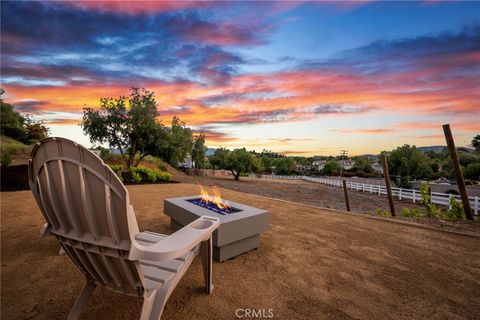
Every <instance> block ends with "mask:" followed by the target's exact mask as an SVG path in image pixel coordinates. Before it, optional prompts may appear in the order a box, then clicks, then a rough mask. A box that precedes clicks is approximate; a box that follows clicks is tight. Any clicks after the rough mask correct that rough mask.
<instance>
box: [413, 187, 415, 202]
mask: <svg viewBox="0 0 480 320" xmlns="http://www.w3.org/2000/svg"><path fill="white" fill-rule="evenodd" d="M412 198H413V203H415V189H413V196H412Z"/></svg>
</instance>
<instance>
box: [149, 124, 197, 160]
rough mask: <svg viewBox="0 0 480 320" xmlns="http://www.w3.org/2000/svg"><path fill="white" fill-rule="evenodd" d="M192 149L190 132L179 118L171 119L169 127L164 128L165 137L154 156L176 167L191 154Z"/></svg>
mask: <svg viewBox="0 0 480 320" xmlns="http://www.w3.org/2000/svg"><path fill="white" fill-rule="evenodd" d="M192 148H193V135H192V130H191V129H190V128H188V127H187V126H186V125H185V122H183V121H181V120H180V118H178V117H173V119H172V123H171V126H170V128H166V135H164V139H163V141H162V142H161V144H160V147H159V148H157V153H156V154H155V155H157V156H159V157H161V158H163V159H164V160H165V161H167V162H168V163H170V164H171V165H172V166H175V167H176V166H178V164H179V163H180V162H182V161H184V160H185V158H186V157H187V155H189V154H190V153H191V152H192Z"/></svg>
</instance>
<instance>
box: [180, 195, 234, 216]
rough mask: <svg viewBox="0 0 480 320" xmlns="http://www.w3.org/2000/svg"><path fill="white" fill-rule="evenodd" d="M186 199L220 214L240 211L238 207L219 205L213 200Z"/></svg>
mask: <svg viewBox="0 0 480 320" xmlns="http://www.w3.org/2000/svg"><path fill="white" fill-rule="evenodd" d="M187 201H188V202H191V203H193V204H196V205H197V206H200V207H202V208H205V209H208V210H211V211H213V212H216V213H218V214H221V215H226V214H232V213H235V212H239V211H242V210H240V209H237V208H233V207H230V206H228V207H226V206H219V205H218V204H217V203H214V202H211V201H205V200H204V199H202V198H197V199H191V200H187Z"/></svg>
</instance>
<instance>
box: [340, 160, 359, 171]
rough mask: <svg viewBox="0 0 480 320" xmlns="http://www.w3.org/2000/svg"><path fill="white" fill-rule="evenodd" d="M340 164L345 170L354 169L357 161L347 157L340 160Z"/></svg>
mask: <svg viewBox="0 0 480 320" xmlns="http://www.w3.org/2000/svg"><path fill="white" fill-rule="evenodd" d="M337 162H338V165H339V166H340V167H343V170H349V169H352V168H353V166H354V165H355V161H353V160H350V159H346V160H338V161H337Z"/></svg>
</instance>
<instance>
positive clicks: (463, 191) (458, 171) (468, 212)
mask: <svg viewBox="0 0 480 320" xmlns="http://www.w3.org/2000/svg"><path fill="white" fill-rule="evenodd" d="M443 132H444V133H445V140H447V146H448V152H449V153H450V158H451V159H452V163H453V169H454V171H455V177H456V178H457V186H458V192H459V193H460V196H461V197H462V205H463V210H464V211H465V218H467V220H473V215H472V209H471V207H470V200H469V199H468V193H467V188H466V187H465V180H464V179H463V174H462V168H461V166H460V160H459V159H458V154H457V149H456V148H455V142H454V141H453V135H452V130H451V129H450V125H449V124H444V125H443Z"/></svg>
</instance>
